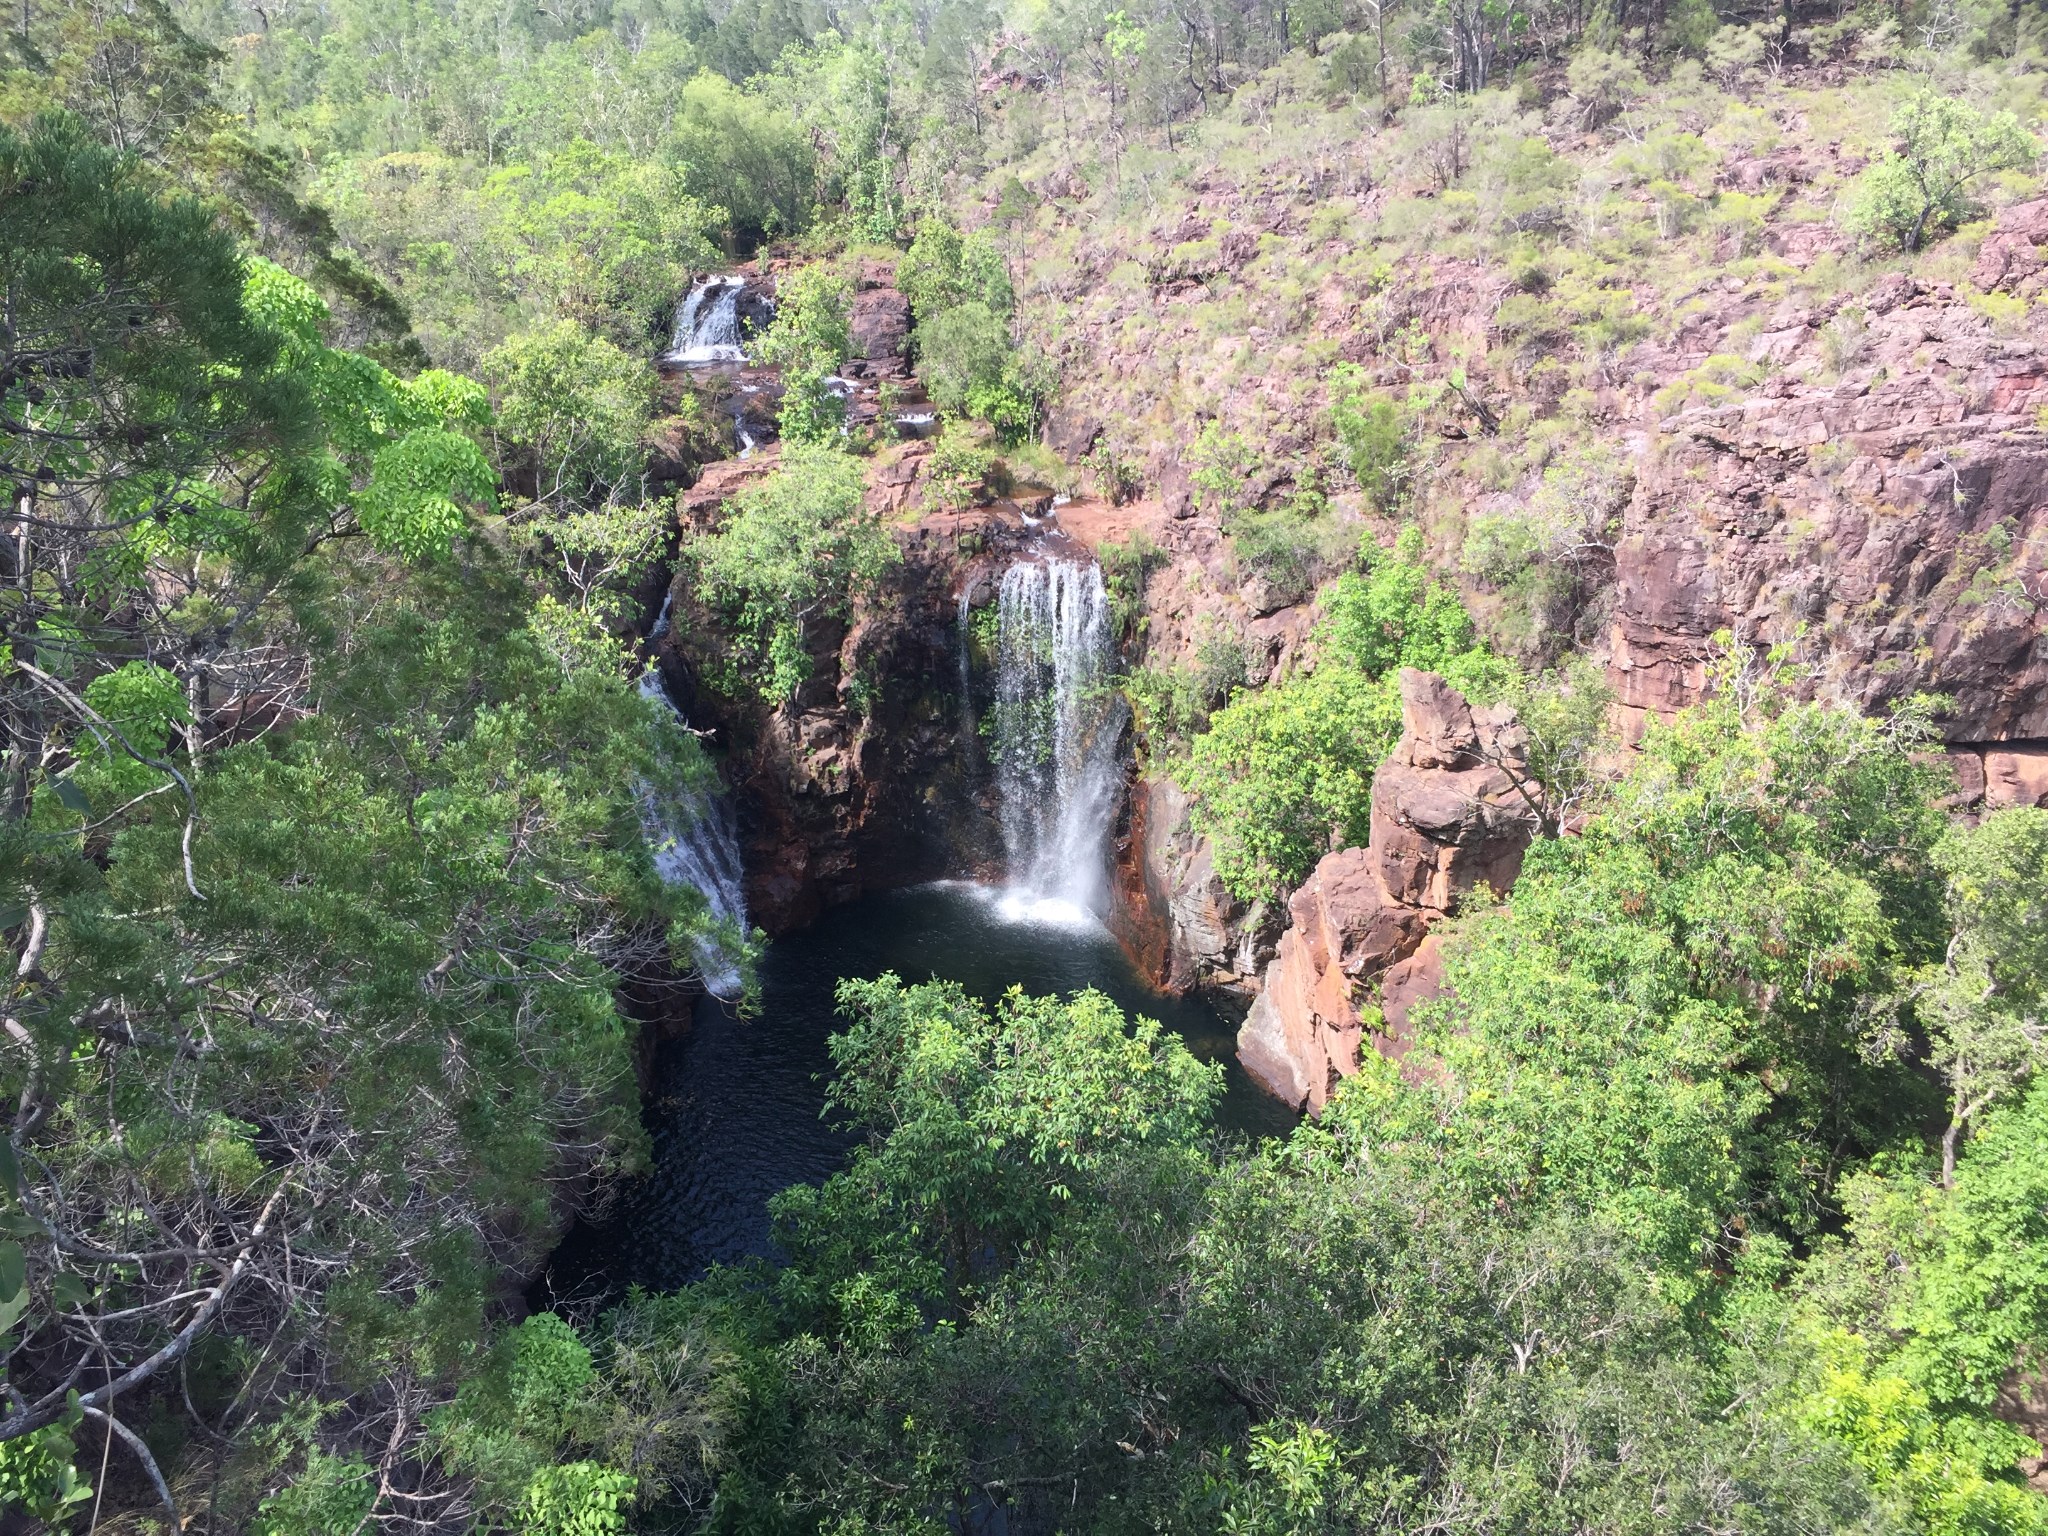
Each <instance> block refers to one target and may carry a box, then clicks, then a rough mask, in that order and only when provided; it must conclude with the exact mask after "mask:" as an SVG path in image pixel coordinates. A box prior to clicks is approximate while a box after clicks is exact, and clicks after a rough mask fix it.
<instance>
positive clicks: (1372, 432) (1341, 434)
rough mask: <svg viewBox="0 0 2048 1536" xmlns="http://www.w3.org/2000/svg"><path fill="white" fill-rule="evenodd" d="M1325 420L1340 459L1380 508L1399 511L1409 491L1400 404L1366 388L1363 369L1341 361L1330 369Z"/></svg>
mask: <svg viewBox="0 0 2048 1536" xmlns="http://www.w3.org/2000/svg"><path fill="white" fill-rule="evenodd" d="M1330 425H1331V426H1332V428H1334V429H1335V431H1336V434H1337V441H1338V443H1339V444H1340V445H1341V446H1342V447H1343V450H1344V462H1345V465H1346V467H1347V468H1349V469H1350V471H1351V474H1352V477H1353V478H1354V479H1356V480H1357V481H1358V487H1359V489H1360V490H1362V491H1364V492H1365V494H1366V498H1367V500H1369V501H1370V502H1371V503H1372V504H1373V506H1374V508H1376V509H1377V510H1378V511H1379V512H1381V513H1383V514H1386V515H1392V514H1393V513H1394V512H1396V511H1397V510H1399V508H1400V505H1401V499H1402V497H1403V496H1404V495H1405V494H1406V493H1407V490H1408V479H1409V454H1410V444H1409V435H1410V428H1409V424H1408V422H1407V421H1406V420H1405V419H1404V415H1403V412H1402V409H1401V407H1400V406H1398V405H1397V404H1396V403H1395V402H1394V401H1392V400H1389V399H1387V398H1386V397H1385V396H1383V395H1380V394H1377V393H1375V392H1374V391H1372V390H1371V389H1369V388H1368V387H1367V386H1366V384H1365V375H1364V371H1363V370H1362V369H1360V368H1358V367H1357V366H1356V365H1354V364H1350V363H1345V364H1342V365H1340V366H1338V367H1337V368H1334V369H1332V370H1331V373H1330Z"/></svg>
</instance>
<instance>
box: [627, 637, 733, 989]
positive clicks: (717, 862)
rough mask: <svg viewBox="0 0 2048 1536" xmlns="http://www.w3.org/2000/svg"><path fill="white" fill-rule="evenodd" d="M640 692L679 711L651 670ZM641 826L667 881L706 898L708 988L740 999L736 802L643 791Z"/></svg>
mask: <svg viewBox="0 0 2048 1536" xmlns="http://www.w3.org/2000/svg"><path fill="white" fill-rule="evenodd" d="M640 693H641V695H642V697H644V698H651V699H659V700H660V701H661V702H662V704H663V706H664V707H666V708H667V709H669V710H670V711H672V712H673V711H674V710H675V705H674V704H673V703H671V702H670V701H669V696H668V692H667V690H666V689H664V688H663V687H662V686H661V678H660V676H659V674H657V673H656V672H655V671H654V670H653V669H652V668H649V669H648V670H647V671H646V672H645V673H644V674H642V676H641V678H640ZM681 718H682V717H681V715H680V714H677V719H678V720H680V719H681ZM640 823H641V827H642V829H643V830H644V832H645V835H646V838H647V842H648V846H649V847H650V848H651V849H652V850H653V853H654V869H655V873H657V874H658V875H660V876H661V879H662V882H663V883H664V884H666V885H672V886H673V885H685V886H689V887H690V888H691V889H693V890H695V891H696V892H697V894H698V895H700V896H702V897H703V898H704V905H705V907H706V909H707V915H708V916H709V917H710V919H711V922H710V925H709V927H708V928H706V929H705V931H704V932H702V933H700V934H699V935H698V936H697V938H696V941H695V948H696V952H697V953H696V959H697V971H698V974H699V975H701V976H702V977H703V978H704V985H705V988H706V989H707V990H708V991H709V992H710V993H711V995H712V996H714V997H722V998H726V999H728V1000H729V999H732V998H736V997H738V996H739V995H740V992H741V990H742V987H743V985H744V981H743V978H742V975H741V971H740V958H741V954H742V952H743V950H744V949H745V946H746V936H747V897H746V888H745V884H744V878H743V874H744V872H743V870H742V866H741V863H740V839H739V828H738V826H737V825H736V824H735V822H734V819H733V813H732V805H731V803H730V802H729V801H728V800H727V799H726V798H725V796H723V795H712V794H705V793H703V792H701V791H698V792H693V793H691V794H688V795H685V796H683V797H681V798H680V799H677V800H666V801H663V800H657V799H656V798H655V797H654V795H653V794H652V793H649V792H645V791H643V792H642V794H641V797H640Z"/></svg>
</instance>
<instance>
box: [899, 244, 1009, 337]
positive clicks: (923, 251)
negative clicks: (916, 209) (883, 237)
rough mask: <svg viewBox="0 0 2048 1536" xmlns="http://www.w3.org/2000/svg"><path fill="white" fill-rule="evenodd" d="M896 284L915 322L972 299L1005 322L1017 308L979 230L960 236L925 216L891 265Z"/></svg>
mask: <svg viewBox="0 0 2048 1536" xmlns="http://www.w3.org/2000/svg"><path fill="white" fill-rule="evenodd" d="M896 286H897V287H898V288H900V289H901V290H902V291H903V294H904V296H905V297H907V298H908V299H909V300H910V308H911V314H912V316H913V317H914V318H915V320H916V322H917V324H918V325H919V326H923V325H925V324H927V323H928V322H930V321H933V320H936V319H938V318H939V317H940V316H941V315H943V314H944V313H945V312H946V311H947V310H949V309H952V308H954V307H955V306H957V305H960V304H966V303H976V304H980V305H982V306H984V307H985V308H987V309H988V311H989V312H990V313H991V314H993V315H995V316H997V317H998V318H1000V319H1003V320H1007V319H1008V318H1009V316H1010V312H1011V311H1012V310H1013V309H1014V308H1015V307H1016V302H1017V301H1016V295H1015V293H1014V292H1013V290H1012V289H1011V286H1010V273H1009V268H1008V265H1007V264H1006V263H1005V262H1004V260H1003V256H1002V253H1001V252H1000V251H998V250H997V249H996V248H995V247H994V246H993V245H991V244H990V243H989V242H988V240H987V239H986V238H985V237H984V236H982V235H980V234H978V233H977V234H972V235H969V236H967V237H966V238H965V239H962V238H961V236H960V233H959V231H957V230H955V229H954V228H953V226H952V225H950V224H948V223H946V222H945V221H944V220H943V219H925V220H924V221H923V222H921V223H920V224H919V225H918V227H917V238H916V239H914V240H912V241H911V242H910V249H909V250H908V251H906V252H904V254H903V259H902V260H901V261H899V262H898V263H897V265H896Z"/></svg>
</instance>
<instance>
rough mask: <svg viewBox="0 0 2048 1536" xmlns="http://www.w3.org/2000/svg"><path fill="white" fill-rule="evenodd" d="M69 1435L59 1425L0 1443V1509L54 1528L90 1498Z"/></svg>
mask: <svg viewBox="0 0 2048 1536" xmlns="http://www.w3.org/2000/svg"><path fill="white" fill-rule="evenodd" d="M74 1454H75V1448H74V1447H73V1445H72V1442H71V1435H70V1433H69V1432H68V1431H67V1430H66V1429H65V1428H64V1427H63V1426H62V1425H59V1424H51V1425H47V1426H45V1427H44V1428H42V1429H39V1430H36V1431H35V1432H34V1433H32V1434H27V1435H21V1436H18V1437H16V1438H15V1439H12V1440H0V1509H11V1510H18V1511H20V1512H21V1513H23V1514H25V1515H27V1516H28V1517H29V1518H30V1519H31V1520H41V1521H44V1522H46V1523H48V1524H49V1525H52V1526H55V1525H57V1524H58V1523H59V1522H60V1521H63V1520H65V1519H66V1518H68V1517H69V1515H70V1513H71V1511H72V1510H74V1509H76V1508H77V1507H78V1506H79V1505H80V1504H83V1503H84V1502H85V1501H86V1500H88V1499H90V1498H91V1497H92V1485H91V1484H90V1483H88V1482H86V1481H85V1480H84V1479H83V1478H81V1477H80V1476H79V1475H78V1468H77V1467H76V1466H75V1465H73V1456H74Z"/></svg>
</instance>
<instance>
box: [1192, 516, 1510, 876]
mask: <svg viewBox="0 0 2048 1536" xmlns="http://www.w3.org/2000/svg"><path fill="white" fill-rule="evenodd" d="M1402 667H1417V668H1420V669H1422V670H1425V671H1433V672H1440V673H1442V674H1443V675H1444V676H1446V677H1448V678H1449V679H1450V680H1451V681H1452V682H1453V683H1455V684H1456V685H1457V686H1459V687H1460V688H1463V689H1466V690H1468V691H1469V692H1471V693H1472V694H1474V695H1475V696H1477V697H1480V698H1482V699H1484V698H1487V697H1490V696H1491V695H1492V694H1494V693H1496V692H1498V691H1500V690H1501V689H1502V688H1504V687H1506V686H1507V685H1508V684H1509V682H1510V680H1511V679H1512V677H1513V668H1512V667H1511V666H1510V665H1508V664H1507V663H1506V662H1504V661H1502V660H1501V659H1500V658H1498V657H1495V656H1494V655H1492V654H1491V653H1490V652H1489V651H1488V650H1486V648H1485V647H1484V646H1483V645H1481V644H1480V643H1478V642H1477V641H1476V640H1475V638H1474V636H1473V633H1472V622H1471V620H1470V618H1469V617H1468V616H1467V615H1466V613H1465V609H1464V606H1463V604H1462V603H1460V602H1459V600H1458V597H1457V594H1456V593H1455V592H1453V591H1452V590H1451V589H1450V588H1448V587H1446V586H1444V585H1443V584H1441V583H1440V582H1438V581H1436V580H1435V578H1433V577H1432V576H1431V575H1430V574H1429V570H1428V568H1427V567H1426V566H1425V565H1424V564H1423V563H1422V559H1421V546H1420V536H1419V534H1418V533H1416V532H1415V531H1414V530H1410V531H1409V533H1408V534H1406V535H1404V537H1403V539H1402V541H1401V543H1400V545H1399V547H1398V548H1397V549H1396V550H1395V551H1394V552H1393V553H1392V554H1391V555H1387V556H1381V557H1378V558H1376V559H1375V560H1374V561H1373V562H1372V565H1371V569H1370V570H1369V571H1368V572H1366V573H1364V574H1359V573H1355V572H1354V573H1351V574H1347V575H1345V576H1343V577H1340V578H1339V579H1338V580H1337V581H1336V582H1335V583H1334V584H1333V585H1332V586H1331V587H1330V588H1329V589H1328V590H1327V592H1326V593H1325V594H1324V597H1323V618H1322V621H1321V623H1320V624H1319V625H1318V626H1317V630H1316V662H1315V665H1314V667H1313V668H1312V669H1309V670H1305V671H1301V672H1297V673H1295V674H1293V675H1292V676H1289V677H1287V678H1284V679H1282V680H1280V681H1278V682H1276V683H1272V684H1269V685H1268V686H1266V687H1264V688H1261V689H1256V690H1240V691H1239V692H1238V693H1236V694H1235V695H1234V696H1233V697H1232V699H1231V701H1230V702H1229V703H1228V704H1227V705H1225V706H1224V707H1223V708H1222V709H1219V710H1217V711H1216V712H1215V713H1214V714H1213V715H1211V716H1210V719H1209V729H1208V730H1207V731H1205V732H1203V733H1202V734H1200V735H1198V736H1196V737H1195V739H1194V741H1193V742H1192V743H1191V745H1190V748H1189V753H1188V756H1187V758H1186V759H1185V760H1184V761H1182V762H1180V763H1177V764H1175V765H1174V767H1173V773H1174V776H1175V778H1176V780H1177V781H1178V782H1179V783H1180V784H1181V786H1182V787H1183V788H1184V789H1185V790H1187V792H1188V796H1189V815H1190V817H1191V819H1192V822H1193V824H1194V826H1195V828H1196V830H1197V831H1198V832H1200V833H1202V834H1203V835H1204V836H1206V837H1208V838H1209V839H1210V840H1211V842H1212V845H1213V848H1214V857H1215V862H1216V873H1217V875H1218V876H1219V877H1220V878H1221V879H1222V880H1223V882H1224V884H1225V885H1226V886H1227V887H1229V889H1230V890H1231V892H1232V893H1233V894H1234V895H1236V896H1238V897H1239V898H1240V899H1241V900H1257V899H1264V898H1269V897H1271V896H1274V895H1276V894H1278V893H1279V892H1280V891H1282V890H1284V889H1286V888H1287V887H1290V886H1293V885H1297V884H1299V883H1300V882H1301V881H1302V880H1303V879H1304V878H1305V877H1306V876H1307V874H1308V872H1309V871H1310V870H1311V869H1313V868H1314V867H1315V863H1316V860H1318V859H1319V858H1321V857H1322V856H1323V855H1324V854H1325V853H1327V852H1329V851H1330V850H1331V849H1332V848H1333V847H1335V848H1341V847H1350V846H1354V845H1356V844H1360V843H1363V842H1365V841H1366V839H1367V837H1368V836H1369V834H1370V821H1371V815H1372V780H1373V775H1374V773H1375V772H1377V771H1378V768H1379V765H1380V762H1381V761H1382V760H1383V759H1384V758H1385V757H1386V755H1387V753H1388V752H1390V751H1391V750H1392V749H1393V746H1394V743H1395V741H1396V740H1397V739H1398V738H1399V737H1400V734H1401V696H1400V691H1399V686H1398V682H1397V674H1398V673H1399V670H1400V669H1401V668H1402Z"/></svg>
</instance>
